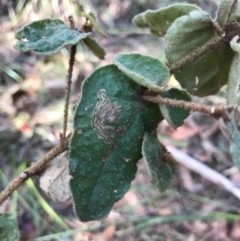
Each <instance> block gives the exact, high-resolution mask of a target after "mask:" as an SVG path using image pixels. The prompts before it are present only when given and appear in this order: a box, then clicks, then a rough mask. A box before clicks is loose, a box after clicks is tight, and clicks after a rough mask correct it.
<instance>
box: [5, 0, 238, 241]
mask: <svg viewBox="0 0 240 241" xmlns="http://www.w3.org/2000/svg"><path fill="white" fill-rule="evenodd" d="M174 2H186V1H180V0H179V1H170V0H168V1H167V0H158V1H154V0H149V1H146V0H135V1H130V0H122V1H120V0H115V1H110V0H102V1H99V0H93V1H81V2H80V0H79V2H78V1H77V0H76V1H73V0H46V1H40V0H33V1H29V0H25V1H24V0H12V1H7V0H1V1H0V34H1V38H0V190H2V189H4V187H6V186H7V184H8V183H9V181H11V180H12V179H13V178H14V177H16V176H17V175H18V174H19V173H21V172H22V171H23V170H24V169H25V168H26V167H27V166H29V165H31V162H34V161H37V160H38V159H39V158H40V157H42V156H43V155H44V153H46V152H47V151H48V150H49V149H51V148H52V147H53V146H54V145H55V144H56V143H57V142H58V140H59V133H60V132H61V128H62V121H61V120H62V115H63V103H64V87H65V79H66V72H67V66H68V56H69V52H68V50H67V49H65V50H63V51H61V52H60V53H59V54H57V55H54V56H36V55H34V54H32V53H30V52H26V53H20V52H18V51H16V50H15V49H14V48H13V45H14V44H15V43H16V40H15V39H14V34H15V32H16V31H17V30H18V29H19V28H21V27H22V26H23V25H25V24H28V23H30V22H32V21H35V20H38V19H42V18H59V19H62V20H64V21H65V22H66V23H67V22H68V21H67V18H68V16H69V15H73V17H74V20H75V22H76V25H77V27H78V28H81V25H82V24H83V23H84V19H82V18H81V16H80V11H79V4H83V5H84V7H85V9H86V10H90V11H93V12H94V13H95V14H96V15H97V17H98V21H99V24H100V25H101V27H102V28H103V29H104V31H105V32H106V33H107V35H108V38H107V39H103V38H101V37H100V36H98V34H97V33H95V32H94V33H93V36H94V38H96V39H97V41H98V42H99V43H100V44H101V45H102V46H103V47H104V48H105V50H106V52H107V55H106V59H105V60H104V61H99V60H98V59H97V58H96V57H94V56H93V55H92V54H91V53H90V52H89V51H88V50H87V49H86V48H85V47H83V46H81V44H79V46H78V52H77V55H76V65H75V68H74V71H73V89H72V95H71V108H72V107H73V106H74V104H75V103H76V102H77V101H78V98H79V90H80V85H81V82H82V81H83V79H84V78H85V77H86V76H88V75H89V74H90V73H91V72H92V71H93V70H94V69H95V68H97V67H99V66H103V65H106V64H108V63H111V62H112V60H113V59H114V56H115V55H116V54H118V53H120V52H139V53H142V54H149V55H152V56H154V57H157V58H160V59H164V50H163V45H162V40H161V39H159V38H157V37H154V36H151V35H149V32H148V30H144V29H137V28H136V27H135V26H134V25H133V24H132V18H133V16H135V15H136V14H138V13H140V12H143V11H145V10H147V9H157V8H159V7H164V6H167V5H169V4H171V3H174ZM187 2H189V3H193V4H197V5H199V6H200V7H202V8H203V9H204V10H206V11H208V12H209V14H211V16H212V17H214V16H215V13H216V9H217V4H218V3H219V1H217V0H215V1H211V0H209V1H208V0H191V1H190V0H189V1H187ZM201 101H202V102H204V103H208V104H212V103H213V104H215V103H224V101H225V100H224V91H222V92H221V94H220V95H219V96H214V97H208V98H205V99H204V100H201ZM71 125H72V123H71V116H70V121H69V129H70V128H71ZM158 131H159V138H161V139H162V140H163V141H164V142H165V143H166V144H169V143H171V145H174V146H176V147H177V148H179V149H182V150H183V151H185V152H187V153H188V154H189V155H192V156H193V157H195V158H197V159H198V160H200V161H201V162H204V163H205V164H207V165H208V166H211V167H212V168H214V169H215V170H217V171H219V172H221V173H224V175H226V176H227V177H228V178H229V179H230V180H231V181H232V182H233V183H235V184H236V185H239V184H240V175H239V173H238V171H237V170H236V168H235V167H234V165H233V162H232V160H231V158H230V156H229V154H228V145H229V144H228V141H227V140H226V139H225V137H224V136H223V135H222V133H221V132H220V130H219V128H218V125H217V123H216V122H215V121H214V120H212V119H211V118H209V117H207V116H205V115H203V114H200V113H194V114H192V115H191V116H190V117H189V118H188V119H187V120H186V121H185V124H184V126H183V127H180V128H178V129H177V130H173V129H172V128H170V127H169V126H168V125H167V124H166V123H165V122H163V123H161V124H160V125H159V128H158ZM38 180H39V177H35V178H33V179H31V180H29V181H27V183H26V185H23V186H22V187H21V188H20V189H19V190H18V192H15V193H14V194H13V195H12V197H11V199H8V200H7V201H6V202H4V204H3V205H2V206H1V207H0V212H12V211H13V212H16V213H17V217H18V223H19V228H20V232H21V240H35V241H43V240H46V241H50V240H62V241H68V240H69V241H70V240H74V241H80V240H81V241H82V240H83V241H84V240H96V241H98V240H99V241H101V240H119V241H121V240H124V241H125V240H129V241H131V240H144V241H145V240H146V241H149V240H167V241H171V240H174V241H175V240H189V241H190V240H191V241H195V240H196V241H198V240H209V241H210V240H211V241H212V240H239V239H240V221H239V220H240V217H239V206H240V203H239V200H238V199H237V198H235V197H233V196H231V195H229V193H227V192H225V191H224V190H222V189H221V188H219V187H218V186H215V185H213V184H212V183H209V182H208V181H206V180H205V179H203V178H202V177H200V176H198V175H196V174H194V173H193V172H191V171H189V170H188V169H186V168H185V167H183V166H178V167H177V170H176V177H175V178H174V180H173V182H172V186H171V189H169V190H168V191H166V192H165V193H159V192H158V190H156V189H155V188H154V187H153V186H152V185H151V184H150V181H149V178H148V176H147V173H146V170H145V167H144V163H143V162H142V161H141V160H140V162H139V171H138V174H137V176H136V180H135V181H134V182H133V184H132V187H131V189H130V191H129V192H128V193H127V194H126V195H125V197H124V198H123V199H122V200H121V201H119V202H118V203H117V204H116V205H115V206H114V209H113V211H112V212H111V213H110V215H109V217H108V218H107V219H105V220H102V221H98V222H97V221H96V222H91V223H81V222H80V221H78V220H77V219H76V217H75V215H74V213H73V208H72V202H71V201H69V202H67V203H64V204H56V203H54V202H53V201H51V199H50V198H48V197H47V196H46V194H45V193H44V192H43V191H42V190H41V189H40V188H39V184H38Z"/></svg>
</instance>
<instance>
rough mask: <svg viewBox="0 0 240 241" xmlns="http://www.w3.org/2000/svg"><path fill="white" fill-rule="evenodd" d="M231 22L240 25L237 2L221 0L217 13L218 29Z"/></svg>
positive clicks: (239, 6) (239, 10) (238, 4)
mask: <svg viewBox="0 0 240 241" xmlns="http://www.w3.org/2000/svg"><path fill="white" fill-rule="evenodd" d="M229 11H231V12H229ZM229 13H230V14H229ZM227 18H228V19H227ZM233 20H236V21H237V22H238V23H240V3H239V1H236V0H222V2H221V4H220V6H219V9H218V13H217V22H218V23H219V25H220V27H223V25H224V24H228V23H230V22H232V21H233Z"/></svg>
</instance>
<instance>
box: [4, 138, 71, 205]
mask: <svg viewBox="0 0 240 241" xmlns="http://www.w3.org/2000/svg"><path fill="white" fill-rule="evenodd" d="M69 139H70V135H69V136H67V137H66V139H65V140H64V141H62V142H61V143H60V144H58V145H57V146H55V147H54V148H52V149H51V150H50V151H49V152H48V153H46V154H45V155H44V156H43V157H42V158H41V159H40V160H38V161H37V162H34V163H33V164H32V165H31V166H30V167H28V168H27V169H26V170H25V171H24V172H22V173H21V174H20V175H19V176H18V177H17V178H15V179H13V180H12V182H11V183H10V184H9V185H8V186H7V187H6V188H5V189H4V190H3V191H2V192H1V193H0V205H1V204H2V203H3V202H4V201H5V200H6V199H7V198H8V197H9V196H10V195H11V194H12V193H13V192H14V191H15V190H16V189H17V188H18V187H19V186H20V185H22V184H23V183H24V182H25V181H26V180H27V179H28V178H30V177H32V176H34V175H37V174H39V173H41V172H42V171H44V169H45V167H46V166H47V165H48V163H49V162H50V161H51V160H53V159H54V158H55V157H57V156H58V155H59V154H61V153H63V152H64V151H66V150H67V149H68V145H69Z"/></svg>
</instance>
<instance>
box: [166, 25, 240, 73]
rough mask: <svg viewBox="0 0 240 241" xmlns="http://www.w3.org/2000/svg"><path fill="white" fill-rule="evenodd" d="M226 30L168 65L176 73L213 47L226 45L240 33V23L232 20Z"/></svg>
mask: <svg viewBox="0 0 240 241" xmlns="http://www.w3.org/2000/svg"><path fill="white" fill-rule="evenodd" d="M225 29H226V31H225V32H224V34H223V35H222V36H219V35H218V36H216V37H214V38H213V39H210V40H209V41H208V42H207V43H205V44H204V45H202V46H200V47H198V48H196V49H194V51H192V52H191V53H189V54H186V55H185V56H183V57H182V58H181V59H180V60H178V61H176V62H175V63H172V64H169V63H167V66H168V68H169V70H170V72H171V73H176V72H177V71H179V70H180V69H181V68H184V67H186V66H187V65H188V64H190V63H193V62H195V61H197V60H198V59H199V58H201V57H202V56H203V55H206V54H207V53H209V52H211V51H212V50H213V49H216V48H219V47H220V46H222V45H226V44H227V43H228V42H229V41H231V39H232V38H233V37H234V36H235V35H237V34H239V33H240V25H239V24H238V23H237V22H234V21H233V22H231V23H229V24H228V25H227V26H226V28H225Z"/></svg>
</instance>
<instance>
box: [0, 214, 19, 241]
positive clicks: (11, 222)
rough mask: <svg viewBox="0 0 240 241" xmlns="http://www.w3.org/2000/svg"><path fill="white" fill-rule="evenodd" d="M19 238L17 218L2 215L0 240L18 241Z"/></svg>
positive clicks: (0, 215)
mask: <svg viewBox="0 0 240 241" xmlns="http://www.w3.org/2000/svg"><path fill="white" fill-rule="evenodd" d="M19 238H20V237H19V231H18V224H17V220H16V218H15V217H14V216H13V215H12V214H9V213H0V240H2V241H17V240H19Z"/></svg>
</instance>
